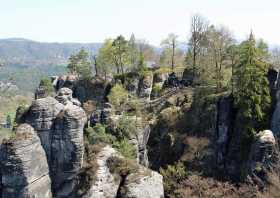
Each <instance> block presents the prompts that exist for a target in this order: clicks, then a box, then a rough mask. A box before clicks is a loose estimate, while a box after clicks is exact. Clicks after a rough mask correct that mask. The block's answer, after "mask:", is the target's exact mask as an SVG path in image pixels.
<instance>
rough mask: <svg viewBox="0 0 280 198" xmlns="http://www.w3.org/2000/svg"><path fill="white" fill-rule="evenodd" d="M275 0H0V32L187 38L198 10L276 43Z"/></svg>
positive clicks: (242, 34)
mask: <svg viewBox="0 0 280 198" xmlns="http://www.w3.org/2000/svg"><path fill="white" fill-rule="evenodd" d="M279 9H280V1H277V0H266V1H264V0H255V1H253V0H233V1H232V0H231V1H230V0H0V38H9V37H24V38H28V39H33V40H37V41H47V42H102V41H103V40H104V39H105V38H108V37H115V36H117V35H119V34H123V35H125V36H126V37H129V36H130V35H131V33H134V34H135V36H136V37H137V38H143V39H146V40H147V41H149V42H150V43H151V44H154V45H159V44H160V41H161V40H162V39H163V38H164V37H166V36H167V35H168V33H171V32H173V33H175V34H178V35H179V36H180V40H182V41H186V40H187V39H188V38H189V26H190V17H191V15H192V14H195V13H200V14H201V15H203V16H205V17H207V18H208V19H209V21H210V22H211V23H213V24H215V25H220V24H223V25H226V26H227V27H228V28H229V29H230V30H232V31H233V33H234V35H235V36H236V37H237V39H245V38H246V37H247V35H248V34H249V32H250V30H251V29H253V31H254V33H255V35H256V37H258V38H263V39H264V40H265V41H267V42H268V43H269V44H277V45H279V44H280V25H279V23H278V20H280V12H279Z"/></svg>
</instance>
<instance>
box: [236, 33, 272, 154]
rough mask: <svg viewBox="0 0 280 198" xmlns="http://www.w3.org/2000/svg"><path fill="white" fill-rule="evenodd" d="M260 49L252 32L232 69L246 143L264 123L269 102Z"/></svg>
mask: <svg viewBox="0 0 280 198" xmlns="http://www.w3.org/2000/svg"><path fill="white" fill-rule="evenodd" d="M259 50H260V49H259V48H257V47H256V42H255V39H254V36H253V34H252V33H251V35H250V38H249V40H247V41H245V42H243V43H242V44H241V46H240V64H239V65H238V66H237V68H236V72H235V79H236V82H235V91H234V99H235V105H236V108H237V109H238V114H237V122H238V125H239V130H240V131H241V141H242V142H243V143H242V142H241V144H243V145H247V147H248V146H249V145H250V143H251V142H252V140H253V138H254V134H255V133H256V132H258V131H260V130H262V129H264V128H265V127H267V121H268V112H269V108H270V105H271V97H270V92H269V82H268V79H267V77H266V74H267V71H268V64H266V63H265V62H264V61H263V60H262V59H261V56H260V54H261V53H260V51H259ZM241 146H242V145H241ZM241 149H242V148H241Z"/></svg>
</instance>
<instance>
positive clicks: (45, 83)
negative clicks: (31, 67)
mask: <svg viewBox="0 0 280 198" xmlns="http://www.w3.org/2000/svg"><path fill="white" fill-rule="evenodd" d="M40 87H43V88H44V89H45V91H46V93H47V94H50V93H52V92H53V91H54V87H53V85H52V82H51V80H50V78H48V77H43V78H42V79H41V82H40Z"/></svg>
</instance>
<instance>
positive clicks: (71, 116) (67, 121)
mask: <svg viewBox="0 0 280 198" xmlns="http://www.w3.org/2000/svg"><path fill="white" fill-rule="evenodd" d="M75 104H77V102H75V101H74V102H73V98H72V91H71V90H70V89H68V88H61V89H60V90H59V91H58V95H57V97H56V99H54V98H51V97H47V98H42V99H38V100H36V101H34V102H33V104H32V105H31V107H30V109H29V112H28V114H27V115H26V117H27V120H26V121H27V122H28V123H30V124H31V125H32V126H33V127H34V129H35V130H36V131H37V133H38V135H39V137H40V139H41V142H42V146H43V148H44V150H45V152H46V154H47V159H48V165H49V168H50V176H51V179H52V188H53V192H54V195H55V196H56V197H68V196H69V195H70V194H71V193H72V191H73V190H74V189H75V184H76V180H75V178H76V175H77V174H78V172H79V170H80V168H81V167H82V161H83V153H84V140H83V128H84V125H85V123H86V114H85V112H84V110H83V109H82V108H81V107H79V106H77V105H75Z"/></svg>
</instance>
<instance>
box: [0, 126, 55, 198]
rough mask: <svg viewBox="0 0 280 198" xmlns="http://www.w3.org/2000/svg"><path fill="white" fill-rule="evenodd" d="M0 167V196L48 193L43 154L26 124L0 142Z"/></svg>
mask: <svg viewBox="0 0 280 198" xmlns="http://www.w3.org/2000/svg"><path fill="white" fill-rule="evenodd" d="M0 167H1V169H0V173H1V174H0V175H1V185H2V186H1V197H3V198H6V197H7V198H8V197H11V198H13V197H14V198H29V197H46V198H51V197H52V191H51V180H50V177H49V168H48V163H47V158H46V154H45V151H44V150H43V148H42V146H41V141H40V139H39V137H38V136H37V134H36V132H35V131H34V129H33V128H32V127H31V126H30V125H28V124H22V125H20V126H19V127H18V128H17V131H16V135H15V138H13V139H11V140H8V141H6V142H5V143H4V144H3V145H1V150H0Z"/></svg>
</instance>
